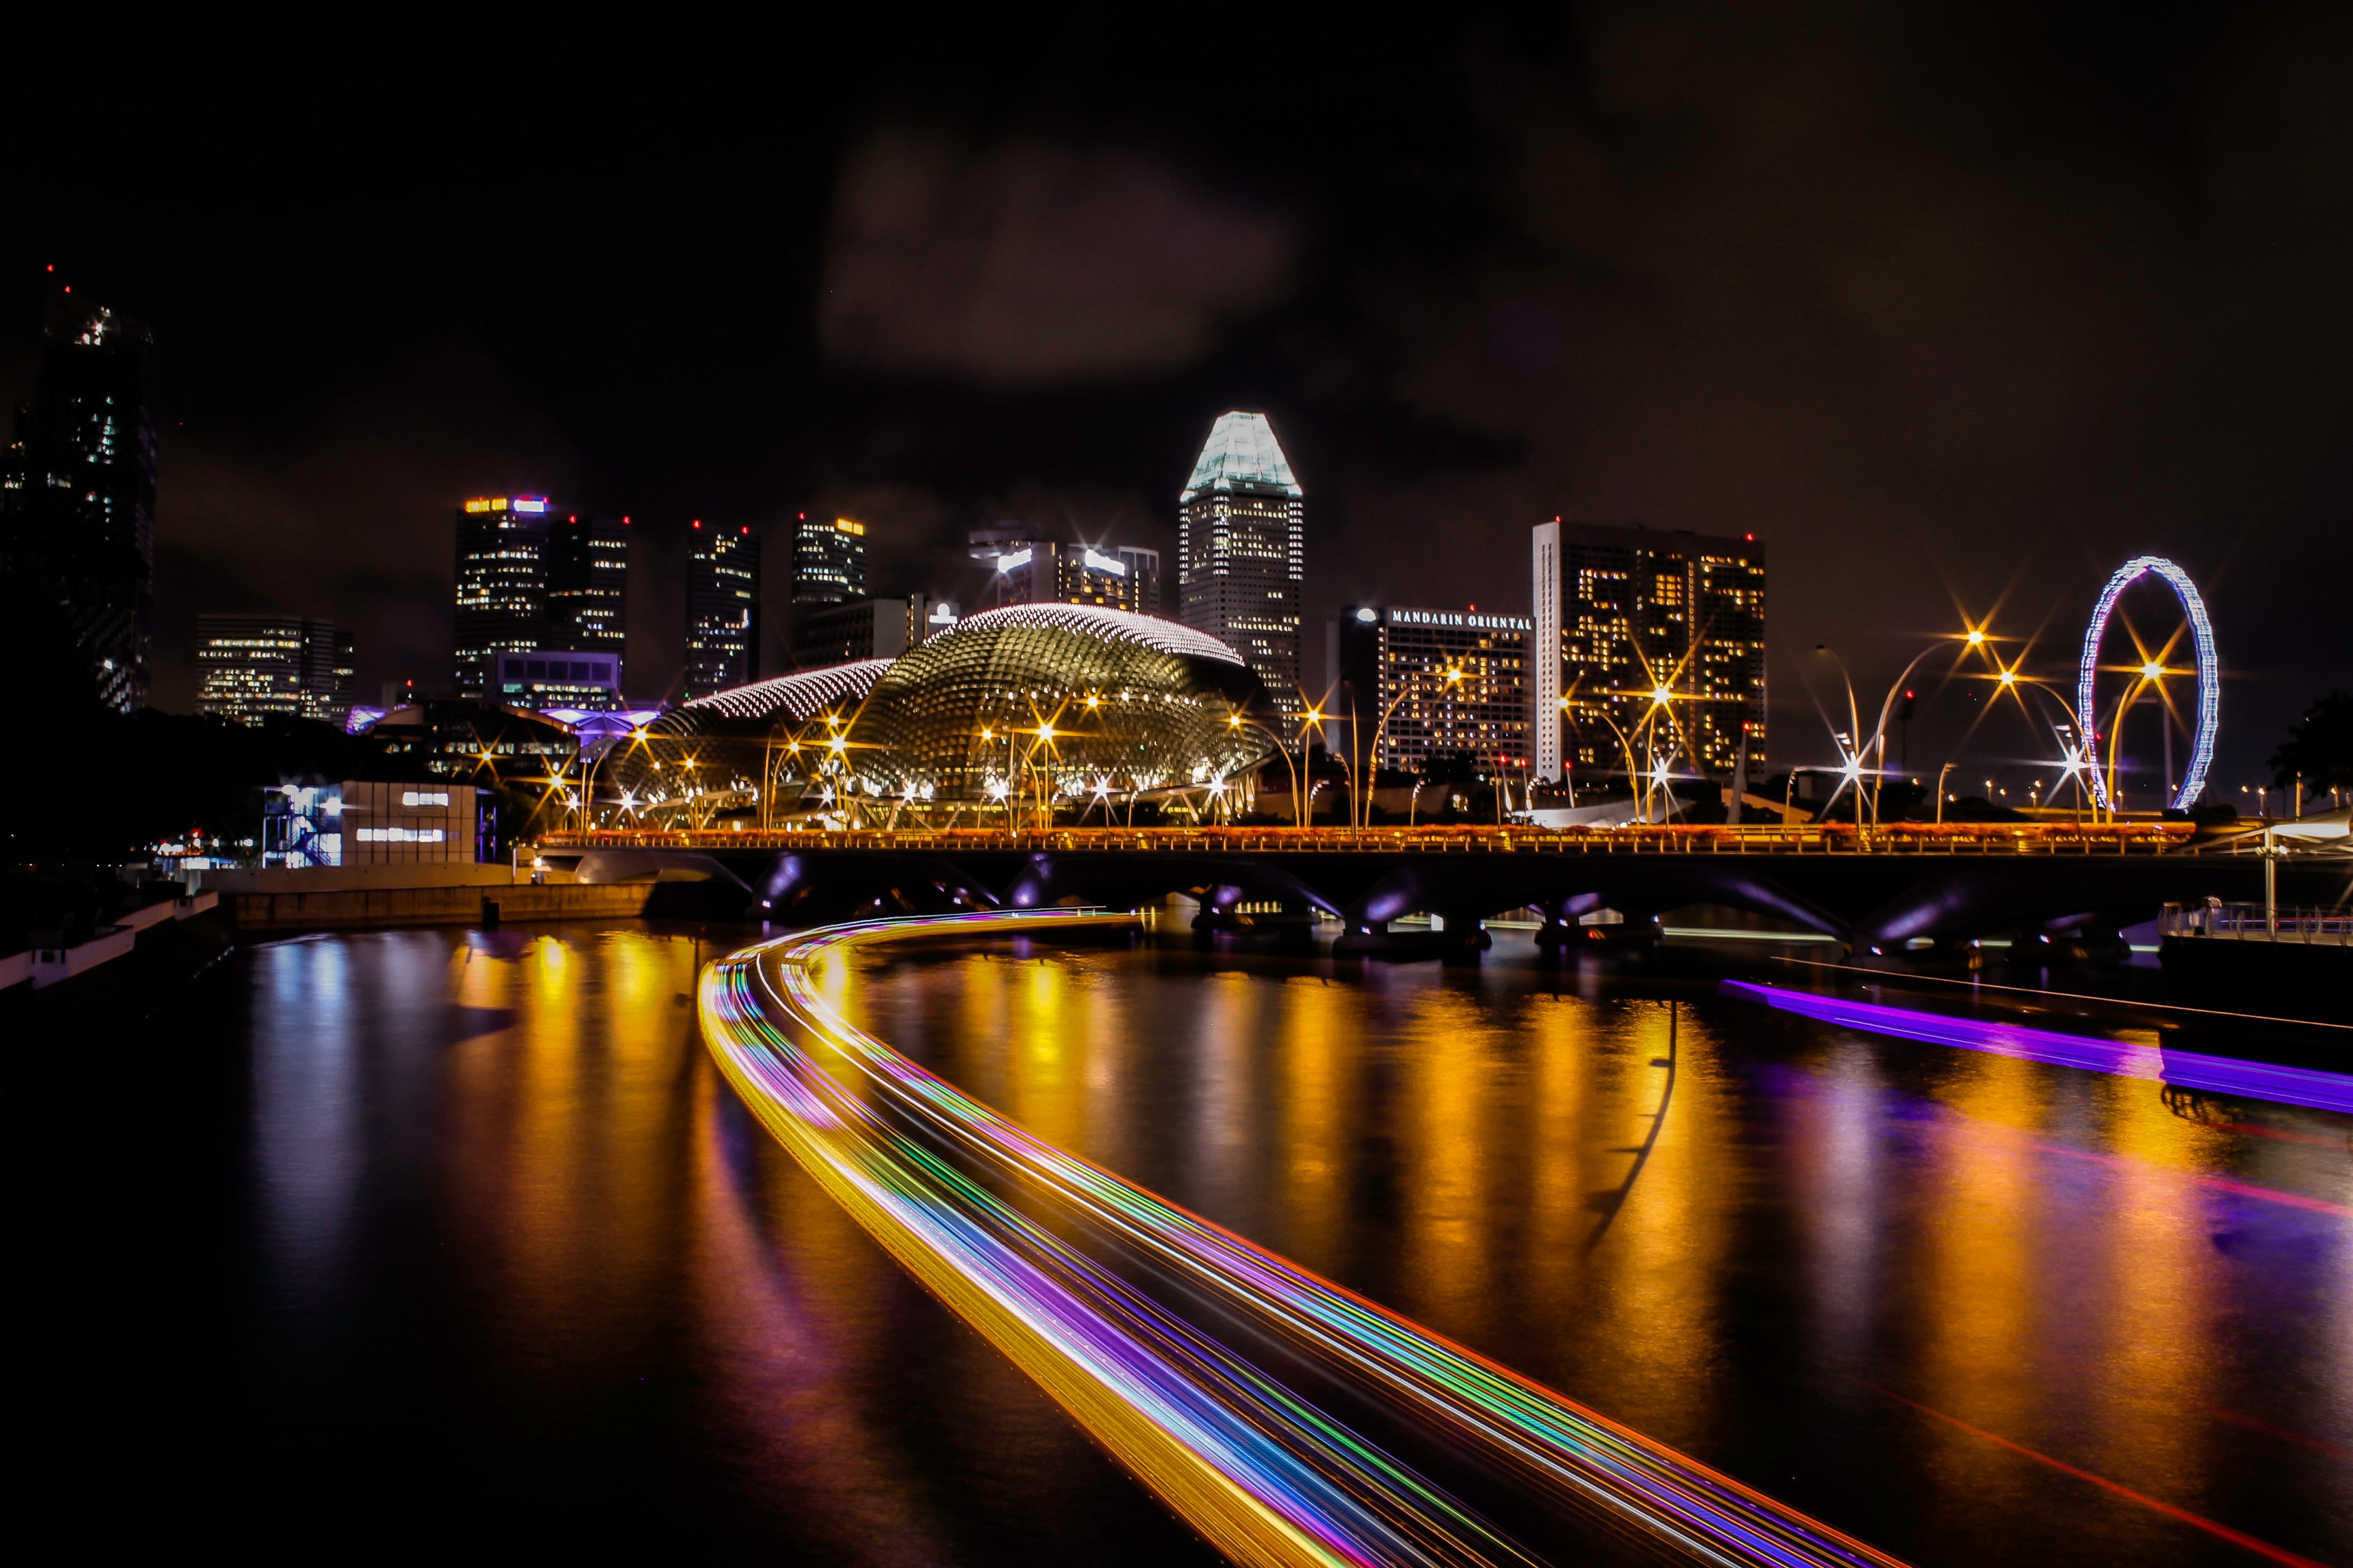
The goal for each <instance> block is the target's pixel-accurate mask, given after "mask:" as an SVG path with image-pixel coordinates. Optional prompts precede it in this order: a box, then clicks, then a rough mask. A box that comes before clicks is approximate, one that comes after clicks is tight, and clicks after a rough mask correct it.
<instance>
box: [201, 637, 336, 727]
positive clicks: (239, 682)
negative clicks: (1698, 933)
mask: <svg viewBox="0 0 2353 1568" xmlns="http://www.w3.org/2000/svg"><path fill="white" fill-rule="evenodd" d="M196 668H197V669H198V671H199V672H200V674H201V675H202V677H203V685H202V686H201V687H200V688H199V689H198V695H197V698H196V706H197V707H198V708H199V709H201V710H203V711H205V712H206V713H217V714H219V715H220V716H221V717H222V718H224V719H235V720H237V721H239V722H241V723H250V722H252V721H254V720H256V719H259V718H261V717H263V716H264V715H266V714H271V713H285V714H293V715H299V716H300V717H301V718H304V719H318V720H322V721H326V722H329V723H334V724H341V723H342V722H343V719H344V716H345V715H346V714H348V713H349V712H350V711H351V706H352V681H353V664H352V634H351V633H349V632H347V631H344V630H343V629H342V628H340V627H338V626H336V625H335V623H334V622H332V621H320V620H306V619H304V618H303V617H302V616H197V617H196Z"/></svg>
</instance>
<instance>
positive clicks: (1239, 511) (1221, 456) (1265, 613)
mask: <svg viewBox="0 0 2353 1568" xmlns="http://www.w3.org/2000/svg"><path fill="white" fill-rule="evenodd" d="M1304 498H1305V492H1304V491H1303V490H1302V489H1300V488H1299V481H1298V479H1295V478H1293V475H1292V472H1291V461H1290V459H1289V458H1285V457H1284V456H1283V455H1282V447H1281V446H1280V445H1279V444H1278V443H1277V442H1276V441H1275V438H1274V427H1273V426H1271V425H1269V424H1268V423H1267V421H1266V416H1265V415H1263V414H1249V413H1244V412H1242V411H1240V410H1239V409H1238V410H1235V411H1234V412H1232V413H1228V414H1221V415H1219V416H1218V422H1217V424H1216V426H1213V427H1212V428H1211V429H1210V431H1209V440H1208V445H1207V446H1205V447H1202V448H1201V457H1200V460H1199V461H1198V462H1197V463H1195V464H1194V465H1193V477H1192V478H1191V479H1188V480H1187V481H1186V484H1185V489H1184V493H1183V494H1181V495H1179V496H1178V497H1177V498H1176V508H1177V510H1176V592H1177V618H1178V619H1179V620H1181V621H1183V622H1184V623H1185V624H1186V625H1187V626H1191V627H1192V628H1193V629H1194V630H1196V631H1201V632H1207V633H1208V635H1209V636H1211V637H1216V638H1217V639H1218V640H1219V642H1222V643H1224V644H1225V645H1226V646H1227V647H1230V648H1232V649H1233V650H1234V651H1235V652H1236V653H1239V654H1240V655H1241V656H1242V658H1243V661H1244V662H1246V663H1247V664H1249V666H1250V668H1251V669H1252V670H1254V671H1256V672H1257V675H1258V678H1259V679H1260V680H1261V681H1262V682H1264V683H1265V686H1266V689H1267V694H1268V695H1269V696H1271V698H1272V699H1273V700H1274V704H1275V707H1276V709H1277V710H1279V711H1280V712H1281V713H1282V716H1283V725H1284V728H1285V730H1286V731H1289V730H1290V729H1292V728H1293V726H1295V725H1296V723H1297V722H1298V719H1299V714H1300V710H1301V707H1302V700H1301V696H1300V690H1299V592H1300V583H1301V580H1302V578H1303V576H1304V575H1305V572H1306V561H1307V516H1306V503H1305V499H1304Z"/></svg>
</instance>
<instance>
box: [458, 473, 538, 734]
mask: <svg viewBox="0 0 2353 1568" xmlns="http://www.w3.org/2000/svg"><path fill="white" fill-rule="evenodd" d="M552 510H554V509H553V508H552V507H551V506H550V505H549V503H548V500H547V498H546V497H545V496H484V497H477V498H476V499H474V500H470V501H468V502H466V504H465V505H463V506H461V507H459V509H458V615H457V619H456V622H455V624H454V626H453V627H452V635H451V638H450V640H451V643H452V645H453V647H452V649H451V654H452V658H451V663H452V664H453V665H454V666H455V667H456V668H455V671H454V673H455V676H456V679H457V686H458V690H459V692H460V693H462V694H464V695H468V696H475V697H479V696H481V695H483V694H484V693H485V692H487V691H488V690H489V689H490V684H491V656H492V655H493V654H498V653H512V652H520V651H522V650H524V649H528V648H534V647H542V646H543V638H544V637H546V635H547V553H548V551H547V522H548V517H549V514H550V513H551V511H552Z"/></svg>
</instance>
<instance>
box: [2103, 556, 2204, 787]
mask: <svg viewBox="0 0 2353 1568" xmlns="http://www.w3.org/2000/svg"><path fill="white" fill-rule="evenodd" d="M2152 572H2153V573H2155V574H2157V575H2158V576H2159V577H2161V578H2163V579H2164V580H2165V582H2166V584H2168V586H2169V587H2171V588H2172V590H2173V593H2174V596H2175V597H2176V598H2178V599H2179V600H2180V601H2181V610H2182V614H2184V615H2185V616H2189V641H2190V647H2191V648H2192V650H2193V652H2194V653H2195V655H2196V658H2197V666H2198V668H2197V676H2198V720H2197V727H2196V729H2195V730H2194V731H2192V735H2193V737H2194V738H2193V739H2192V741H2191V743H2190V749H2189V771H2188V772H2187V773H2184V774H2183V775H2182V779H2181V784H2180V786H2179V788H2178V789H2176V790H2175V791H2174V793H2173V798H2172V799H2171V800H2170V801H2168V802H2167V805H2169V806H2171V807H2172V808H2173V809H2174V810H2176V811H2180V810H2184V809H2186V808H2187V807H2188V806H2189V804H2190V803H2191V802H2193V801H2195V800H2196V799H2197V798H2198V797H2199V795H2200V794H2202V793H2203V792H2204V790H2205V788H2206V770H2207V769H2208V768H2209V767H2210V766H2211V765H2212V763H2213V761H2214V731H2215V730H2216V729H2217V728H2218V727H2219V725H2220V723H2221V706H2222V705H2221V695H2222V684H2221V664H2220V663H2219V661H2217V659H2216V658H2215V657H2214V626H2213V623H2212V622H2211V621H2209V620H2208V619H2207V618H2206V601H2205V600H2204V599H2202V598H2200V597H2199V595H2198V586H2197V584H2194V583H2192V582H2190V580H2189V573H2187V572H2184V571H2183V570H2182V569H2181V568H2180V567H2179V566H2177V565H2175V564H2174V563H2172V562H2170V561H2168V560H2166V559H2165V558H2164V557H2163V556H2161V555H2136V556H2135V557H2133V558H2132V559H2131V560H2130V561H2127V562H2126V563H2124V564H2123V565H2122V566H2119V567H2117V568H2116V575H2115V576H2113V577H2111V578H2109V579H2108V585H2107V586H2106V587H2105V588H2103V589H2101V590H2100V602H2099V603H2098V604H2097V605H2094V607H2093V610H2092V624H2091V625H2090V626H2086V627H2085V628H2084V659H2083V663H2082V665H2081V666H2080V667H2079V668H2077V671H2076V677H2075V713H2076V720H2077V722H2078V723H2079V724H2081V725H2082V727H2083V733H2084V751H2085V761H2086V762H2088V763H2091V764H2092V766H2091V774H2092V794H2093V795H2094V798H2096V799H2097V800H2098V801H2099V803H2100V805H2101V806H2102V808H2103V809H2105V810H2111V811H2112V810H2114V809H2116V802H2115V800H2114V799H2112V798H2111V795H2112V793H2113V792H2112V791H2111V790H2110V788H2109V777H2110V772H2111V770H2113V769H2114V767H2115V765H2116V754H2115V740H2114V734H2113V731H2114V730H2115V729H2116V727H2118V726H2120V725H2121V724H2122V722H2123V721H2124V716H2125V713H2126V710H2129V709H2130V708H2131V706H2132V704H2133V701H2134V700H2135V699H2137V698H2138V697H2139V696H2140V694H2141V692H2142V691H2144V690H2146V689H2148V688H2149V687H2151V686H2154V685H2156V684H2157V682H2158V680H2160V679H2162V678H2163V676H2164V675H2165V674H2167V673H2168V672H2167V671H2165V670H2163V669H2161V668H2158V666H2157V665H2156V664H2155V662H2154V661H2152V662H2151V663H2149V664H2147V665H2145V666H2143V667H2142V668H2141V669H2140V670H2139V671H2138V672H2137V674H2136V676H2135V683H2134V685H2133V687H2132V689H2130V690H2129V691H2128V692H2127V693H2126V695H2125V697H2124V698H2123V699H2122V700H2120V701H2119V702H2118V703H2117V705H2116V711H2115V712H2114V713H2113V714H2112V715H2111V716H2110V717H2109V721H2108V724H2107V725H2106V726H2105V727H2104V726H2103V725H2102V724H2101V722H2100V714H2099V707H2098V693H2097V691H2096V690H2095V689H2094V686H2095V679H2096V677H2097V675H2098V673H2099V668H2100V639H2101V638H2102V637H2105V635H2106V633H2107V629H2108V617H2109V616H2112V615H2113V614H2115V612H2116V601H2117V600H2118V599H2120V598H2122V597H2123V596H2124V592H2125V590H2126V588H2129V587H2131V586H2132V585H2133V584H2134V583H2136V582H2137V581H2139V579H2140V578H2141V577H2143V576H2144V575H2146V574H2149V573H2152ZM2170 721H2171V720H2170V717H2169V716H2168V719H2167V722H2170ZM2102 740H2107V741H2108V742H2109V746H2110V753H2109V762H2108V765H2107V767H2105V768H2103V767H2102V766H2100V765H2099V742H2101V741H2102Z"/></svg>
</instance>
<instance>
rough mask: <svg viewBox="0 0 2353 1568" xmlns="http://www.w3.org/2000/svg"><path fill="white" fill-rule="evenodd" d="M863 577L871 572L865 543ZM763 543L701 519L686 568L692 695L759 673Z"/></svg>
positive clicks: (689, 687) (741, 682) (720, 688)
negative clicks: (867, 572)
mask: <svg viewBox="0 0 2353 1568" xmlns="http://www.w3.org/2000/svg"><path fill="white" fill-rule="evenodd" d="M859 554H860V562H859V568H860V576H861V577H862V576H863V575H864V570H865V561H864V555H865V551H864V548H863V544H862V542H861V546H860V552H859ZM759 647H760V542H759V541H758V540H756V539H754V538H753V537H752V531H751V530H750V529H748V528H741V527H738V528H721V527H718V526H716V525H706V524H704V523H703V522H702V521H701V520H700V519H697V520H696V521H695V523H694V527H693V530H692V532H691V535H690V542H689V546H688V552H687V563H686V695H687V697H688V698H689V699H690V700H691V699H693V698H697V697H708V696H710V695H711V694H712V692H714V691H724V690H726V689H728V688H730V687H733V686H743V685H745V684H747V683H749V682H750V681H751V680H752V679H754V677H755V676H756V675H757V674H758V673H759V671H758V668H757V666H758V663H759V657H760V656H759Z"/></svg>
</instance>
